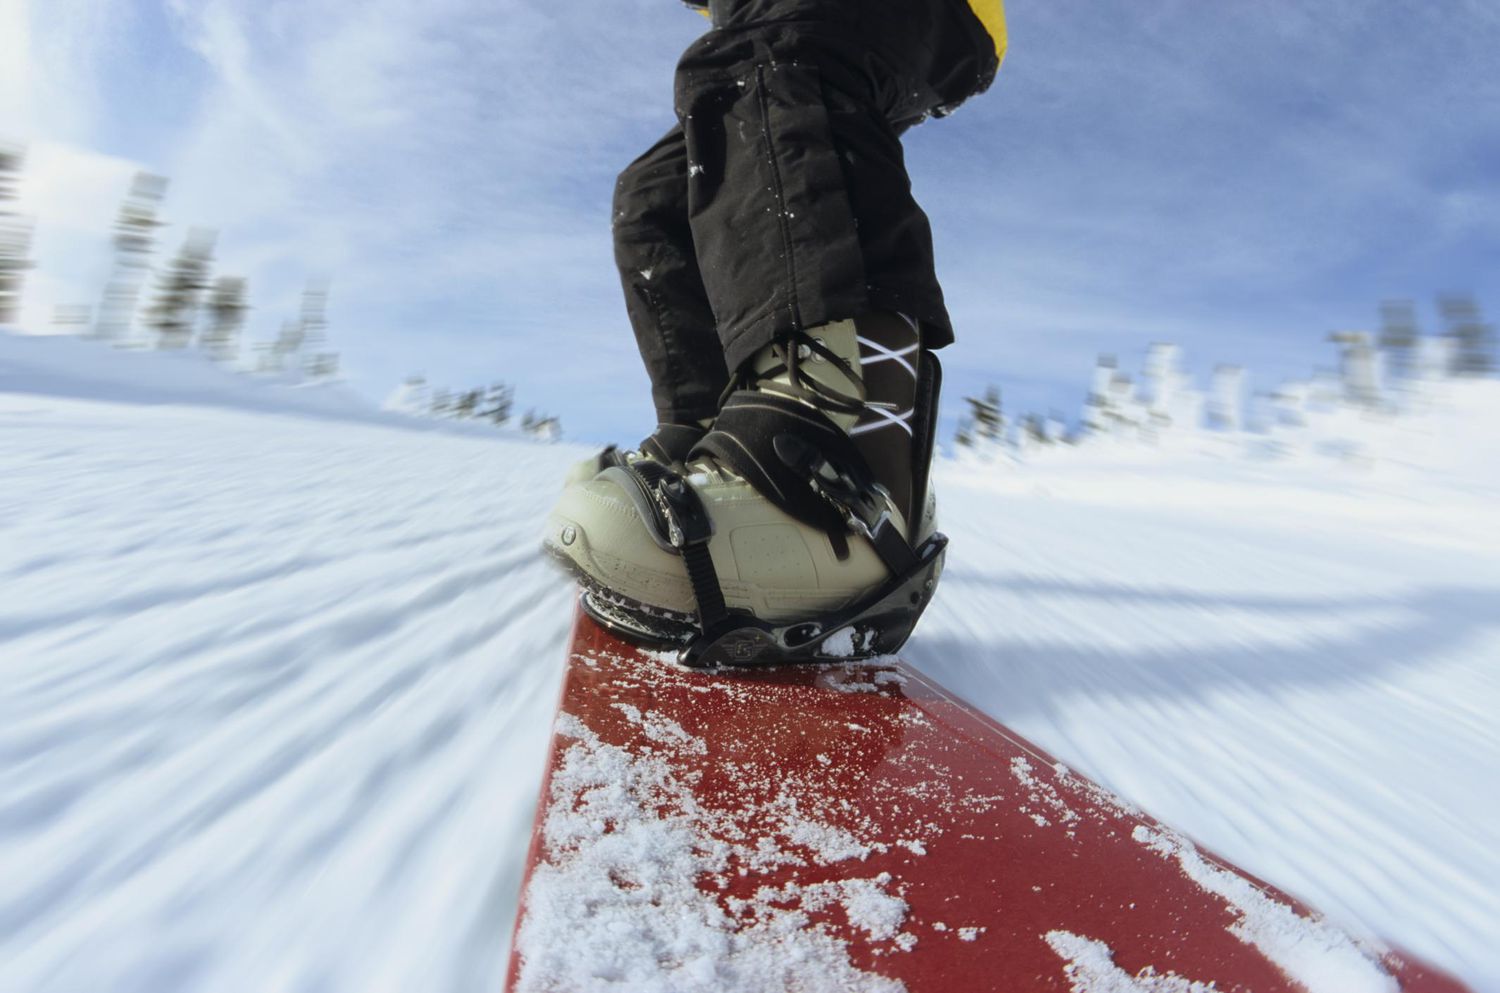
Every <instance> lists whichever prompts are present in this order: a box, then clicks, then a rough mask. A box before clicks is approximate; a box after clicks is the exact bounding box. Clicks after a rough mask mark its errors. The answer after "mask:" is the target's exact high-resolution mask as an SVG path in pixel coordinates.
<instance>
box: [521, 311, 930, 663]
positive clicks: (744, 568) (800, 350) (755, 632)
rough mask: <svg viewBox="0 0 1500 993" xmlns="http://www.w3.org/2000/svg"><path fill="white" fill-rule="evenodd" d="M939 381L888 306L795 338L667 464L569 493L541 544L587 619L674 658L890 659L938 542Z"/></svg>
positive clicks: (909, 328)
mask: <svg viewBox="0 0 1500 993" xmlns="http://www.w3.org/2000/svg"><path fill="white" fill-rule="evenodd" d="M940 375H941V373H940V369H939V366H938V364H937V360H936V358H935V357H933V356H932V355H931V354H930V353H924V352H923V351H922V349H921V341H920V332H919V329H918V328H917V326H916V325H915V324H914V323H912V322H910V321H908V320H907V319H906V318H904V317H902V316H901V315H899V314H890V313H873V314H869V315H866V316H864V317H861V318H859V319H858V320H857V321H855V320H851V321H840V322H836V323H833V324H827V325H823V326H821V327H818V328H813V329H809V330H807V331H802V332H796V333H794V334H792V335H791V336H789V337H788V338H786V339H784V340H780V341H777V342H775V343H773V344H772V345H770V346H768V347H767V348H765V349H762V350H761V351H760V352H758V353H757V354H756V355H755V356H753V357H752V358H751V360H750V361H749V362H748V363H746V366H745V367H744V368H743V369H742V370H741V371H740V373H739V375H738V376H737V378H736V382H735V383H733V384H731V390H732V392H731V393H730V394H729V396H728V398H727V399H726V401H725V402H724V404H723V405H722V409H721V410H720V413H719V416H718V418H717V419H716V420H715V422H714V426H713V428H712V429H711V430H710V431H709V432H708V434H706V435H705V436H704V437H703V438H702V439H700V440H699V441H698V442H697V443H696V444H695V445H693V447H692V449H691V450H690V452H689V454H688V457H687V459H686V461H685V463H684V464H683V465H682V466H681V467H680V468H677V469H674V468H672V467H669V466H666V465H663V464H662V463H660V462H658V461H656V460H654V459H641V460H637V461H634V462H627V463H625V464H617V465H612V466H607V467H604V468H603V469H602V470H601V471H600V472H599V473H598V474H597V475H596V476H595V477H593V478H592V479H590V480H588V481H585V482H581V483H575V484H574V485H572V486H569V487H568V488H567V489H566V490H565V491H564V493H563V495H562V498H561V499H560V500H559V502H558V505H557V507H556V509H555V510H554V511H553V513H552V515H551V517H550V518H549V520H548V523H547V533H546V536H545V538H544V541H543V545H544V547H545V548H546V550H547V551H548V552H549V553H551V554H552V555H554V556H555V557H557V558H558V559H559V560H560V561H562V562H563V563H564V564H565V565H566V566H568V567H569V569H570V570H571V571H572V572H573V573H574V574H575V575H576V576H577V577H578V578H579V579H580V581H581V582H582V584H583V586H584V598H583V604H584V607H585V609H586V610H587V611H588V612H589V613H590V614H591V615H593V616H594V617H595V619H597V620H599V621H600V622H601V623H604V624H605V625H606V626H608V627H611V628H613V629H614V630H616V631H617V632H619V633H622V634H624V635H625V636H627V637H629V638H632V639H633V640H637V641H645V642H648V643H655V644H665V645H676V646H679V647H682V646H686V648H687V651H686V653H685V655H684V661H685V662H687V663H688V664H694V665H718V664H726V663H743V664H749V663H765V662H778V661H812V660H832V659H851V658H863V657H868V656H870V655H875V654H883V653H888V652H893V651H895V650H896V649H898V648H899V647H900V646H901V644H903V643H904V642H905V640H906V638H907V636H908V635H909V634H910V632H911V629H912V627H913V626H914V625H915V623H916V620H917V617H919V616H920V614H921V612H922V610H923V609H925V607H926V604H927V602H928V601H929V600H930V598H931V595H932V592H933V589H934V588H935V585H936V582H937V578H938V574H939V572H940V571H941V565H942V551H943V547H944V545H945V544H946V539H944V538H943V537H942V536H941V535H939V534H936V532H935V530H934V527H935V521H934V501H933V500H932V498H931V494H930V493H929V487H928V485H927V471H928V466H929V464H930V460H931V457H932V448H933V432H934V428H935V422H936V412H937V394H938V387H939V379H940Z"/></svg>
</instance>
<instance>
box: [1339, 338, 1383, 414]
mask: <svg viewBox="0 0 1500 993" xmlns="http://www.w3.org/2000/svg"><path fill="white" fill-rule="evenodd" d="M1328 340H1329V341H1332V342H1334V343H1335V344H1337V345H1338V346H1339V380H1340V381H1341V382H1342V383H1343V387H1344V401H1345V402H1346V403H1350V404H1353V405H1354V406H1356V407H1367V408H1374V407H1378V406H1379V405H1380V370H1379V366H1378V363H1377V357H1376V354H1375V349H1374V347H1373V346H1371V344H1370V336H1369V335H1368V334H1366V333H1365V332H1363V331H1335V332H1334V333H1333V334H1331V335H1329V336H1328Z"/></svg>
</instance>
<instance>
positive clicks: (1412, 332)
mask: <svg viewBox="0 0 1500 993" xmlns="http://www.w3.org/2000/svg"><path fill="white" fill-rule="evenodd" d="M1420 336H1421V331H1420V329H1419V328H1418V326H1417V308H1416V307H1415V306H1414V305H1413V304H1412V302H1411V301H1410V300H1387V301H1385V302H1384V303H1382V304H1381V305H1380V339H1379V346H1380V354H1381V356H1382V366H1383V369H1384V371H1385V375H1386V377H1387V379H1388V380H1389V381H1390V382H1391V384H1392V385H1399V384H1400V383H1403V382H1405V381H1406V380H1409V379H1411V378H1413V377H1414V376H1415V375H1416V365H1417V340H1418V338H1419V337H1420Z"/></svg>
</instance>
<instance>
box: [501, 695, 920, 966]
mask: <svg viewBox="0 0 1500 993" xmlns="http://www.w3.org/2000/svg"><path fill="white" fill-rule="evenodd" d="M631 711H634V713H631ZM622 713H623V714H624V715H625V717H626V719H627V720H630V721H631V722H633V723H636V724H639V725H641V726H642V727H643V728H645V729H647V733H648V734H649V729H650V728H651V727H652V726H653V725H656V726H660V725H661V724H663V723H668V724H670V723H671V722H669V721H665V719H664V718H661V717H660V716H659V715H653V714H650V713H643V712H641V711H640V710H639V709H638V708H636V707H633V706H626V707H624V708H622ZM674 726H675V725H674ZM557 730H558V733H559V734H561V735H563V736H564V737H565V738H566V739H568V746H567V749H566V751H565V752H564V753H563V757H562V761H561V763H560V765H559V766H558V768H557V770H556V772H555V774H554V776H553V779H552V784H551V790H552V802H551V803H549V805H548V808H547V815H546V819H545V821H544V823H543V831H544V834H545V837H546V841H547V850H548V853H549V858H548V859H547V861H545V862H543V863H541V864H540V865H538V867H537V869H536V871H535V873H534V874H533V876H532V878H531V883H530V886H529V888H528V890H527V893H528V912H527V914H526V917H525V919H524V920H523V922H522V925H521V930H520V933H519V935H518V940H519V941H520V943H521V945H522V947H524V948H525V949H526V950H527V954H526V956H525V959H524V962H523V965H522V969H521V973H520V976H519V978H518V980H517V990H518V993H528V991H553V990H556V991H571V990H658V989H659V990H670V991H681V993H692V991H705V993H708V991H711V993H719V991H724V990H746V991H749V990H774V989H798V990H807V991H809V993H845V991H856V993H865V991H868V993H895V991H897V990H900V989H902V986H901V984H900V983H898V982H896V981H894V980H891V979H885V978H882V977H880V976H877V975H874V974H871V973H867V972H862V971H860V970H859V969H857V968H856V967H855V966H854V965H853V964H852V963H851V962H850V961H849V957H848V951H847V947H846V944H845V942H844V941H842V940H840V939H839V938H838V937H837V936H836V935H835V934H833V933H831V932H830V931H829V930H828V929H826V928H824V927H812V926H809V923H810V916H809V915H811V914H815V913H818V912H819V911H822V910H824V909H825V908H826V907H828V906H829V905H830V904H833V903H837V904H840V905H841V906H842V907H843V911H844V916H845V919H846V920H847V921H848V923H849V925H850V926H851V927H855V928H859V929H862V930H864V931H866V932H867V933H868V934H869V936H870V937H871V938H872V939H873V940H876V941H890V942H892V943H893V944H895V945H896V946H897V947H899V948H901V949H902V950H909V949H910V947H911V945H912V942H911V940H910V938H911V936H909V935H902V934H900V927H901V924H902V923H903V922H904V921H905V919H906V904H905V902H904V901H902V900H901V899H900V898H899V897H898V896H895V895H893V894H891V893H889V892H887V890H886V887H887V886H888V885H890V884H891V877H890V875H889V874H888V873H881V874H879V875H877V876H875V877H873V878H868V879H860V878H855V879H846V880H841V881H837V882H824V883H809V884H798V883H788V884H786V885H785V886H782V887H780V888H776V889H772V888H770V887H765V886H762V887H760V888H759V890H758V891H757V892H756V895H755V896H754V897H752V898H749V899H740V898H731V899H729V900H727V901H723V902H721V900H720V899H719V897H718V895H717V893H716V892H715V890H716V889H723V888H725V887H727V886H728V884H729V880H730V879H731V878H732V877H733V876H734V875H736V874H741V875H742V874H743V873H744V872H745V870H746V867H749V866H755V865H756V864H757V863H758V862H762V861H763V860H764V859H766V858H767V857H770V858H772V859H774V860H776V861H777V862H780V861H782V860H785V859H786V858H788V857H789V855H788V853H787V852H786V851H785V850H784V849H783V850H777V851H771V850H769V848H768V846H766V845H764V844H762V842H764V840H765V839H753V838H751V837H749V836H748V835H747V833H746V832H744V831H743V830H741V829H740V827H739V820H740V818H739V817H734V816H730V815H727V814H725V813H723V812H716V811H714V810H712V809H708V808H706V807H704V806H702V805H700V803H699V802H698V799H697V796H696V794H695V793H694V792H693V790H692V787H691V784H690V783H687V782H684V781H683V780H682V779H681V778H680V777H679V776H678V775H677V774H676V773H674V771H673V769H672V766H671V764H670V763H669V762H668V761H667V760H666V759H665V758H664V757H663V756H661V755H657V754H635V753H632V752H630V751H627V750H625V749H623V748H620V747H618V746H616V745H611V744H608V743H606V742H603V741H601V740H600V739H599V738H598V736H597V735H595V734H594V732H593V731H592V730H590V729H589V728H588V727H587V726H586V725H585V724H584V723H583V722H582V721H580V720H578V719H576V718H574V717H573V716H572V715H569V714H563V715H561V716H560V717H559V720H558V724H557ZM678 730H679V731H681V729H680V728H678ZM683 734H684V736H685V737H686V738H688V739H689V744H691V745H693V746H695V747H690V748H689V751H690V752H692V753H694V754H702V753H703V752H705V751H706V746H705V744H704V743H703V742H702V741H701V740H698V739H693V738H692V737H691V736H690V735H686V733H685V732H683ZM738 813H739V814H740V815H741V817H743V818H747V819H748V818H752V817H753V815H754V813H755V812H754V811H741V812H738ZM782 813H783V816H784V821H783V824H784V827H783V829H782V831H781V832H780V833H781V834H782V836H783V837H784V838H785V839H786V840H787V841H790V842H791V843H792V844H794V845H797V846H799V847H801V848H803V849H804V850H805V851H806V852H807V856H808V859H810V861H804V860H803V859H801V858H797V861H796V864H798V865H813V866H821V865H828V864H831V863H835V862H840V861H844V860H846V859H849V858H857V857H859V856H860V853H861V852H862V851H867V850H868V848H867V847H862V848H860V849H859V850H857V851H856V850H850V848H849V843H848V842H847V841H846V840H845V836H846V835H847V832H843V831H838V830H836V829H834V828H832V827H831V826H829V825H826V824H821V823H819V822H817V821H816V820H814V819H812V818H810V817H808V816H806V815H803V814H801V812H799V811H797V810H796V809H795V807H793V808H792V809H789V810H786V811H783V812H782ZM725 903H727V904H728V907H727V908H726V906H725V905H724V904H725ZM903 938H904V939H906V940H904V941H903V940H902V939H903Z"/></svg>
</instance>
